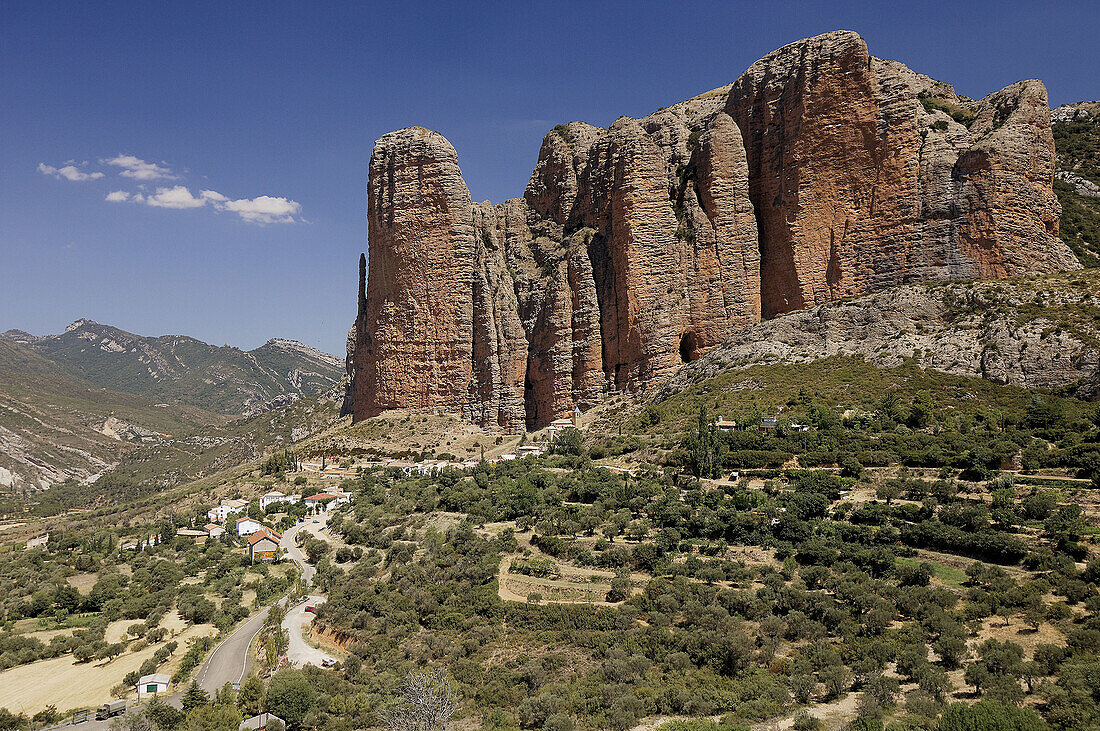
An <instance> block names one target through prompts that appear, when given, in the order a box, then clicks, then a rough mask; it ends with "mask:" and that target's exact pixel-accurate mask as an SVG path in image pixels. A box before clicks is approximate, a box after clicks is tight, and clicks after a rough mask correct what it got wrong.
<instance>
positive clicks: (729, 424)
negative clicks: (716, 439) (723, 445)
mask: <svg viewBox="0 0 1100 731" xmlns="http://www.w3.org/2000/svg"><path fill="white" fill-rule="evenodd" d="M714 428H715V429H717V430H718V431H721V432H727V431H733V430H734V429H736V428H737V422H736V421H729V420H727V419H723V418H722V417H721V416H718V417H716V418H715V419H714Z"/></svg>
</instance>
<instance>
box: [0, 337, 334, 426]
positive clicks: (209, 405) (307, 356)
mask: <svg viewBox="0 0 1100 731" xmlns="http://www.w3.org/2000/svg"><path fill="white" fill-rule="evenodd" d="M3 337H7V338H9V339H12V340H14V341H17V342H21V343H23V344H25V345H26V346H28V347H30V348H31V349H33V350H34V351H35V352H36V353H38V354H40V355H42V356H44V357H45V358H47V359H49V360H51V361H54V362H55V363H57V364H58V366H60V368H61V369H63V370H64V371H65V372H67V373H68V374H69V375H71V376H73V377H76V378H79V379H82V380H85V381H88V382H90V383H92V384H94V385H97V386H100V387H102V388H107V389H111V390H114V391H122V392H125V393H132V394H136V395H140V396H145V397H147V398H150V399H154V400H156V401H159V402H165V403H169V404H185V405H188V406H195V407H199V408H202V409H206V410H209V411H214V412H217V413H221V414H227V415H231V416H252V415H255V414H258V413H262V412H263V411H265V410H268V409H270V408H274V407H276V406H279V405H285V404H286V403H289V402H291V401H293V400H296V399H298V398H302V397H305V396H314V395H316V394H319V393H321V392H323V391H326V390H328V389H330V388H332V387H333V386H334V385H335V384H337V383H338V382H339V380H340V376H341V374H342V372H343V363H342V362H341V361H340V360H339V359H338V358H336V357H335V356H331V355H328V354H327V353H322V352H321V351H319V350H315V349H314V348H310V347H309V346H306V345H303V344H302V343H299V342H296V341H293V340H282V339H273V340H269V341H268V342H267V343H265V344H264V345H262V346H260V347H259V348H256V349H254V350H250V351H243V350H240V349H238V348H233V347H230V346H222V347H216V346H213V345H208V344H206V343H204V342H202V341H199V340H196V339H194V338H189V337H186V336H181V335H165V336H162V337H143V336H140V335H134V334H132V333H128V332H124V331H122V330H119V329H118V328H114V327H111V326H109V325H101V324H99V323H96V322H92V321H91V320H86V319H81V320H77V321H76V322H74V323H73V324H71V325H69V326H68V327H67V328H66V329H65V332H63V333H61V334H59V335H47V336H45V337H34V336H31V335H27V334H26V333H21V332H19V331H9V333H5V334H4V336H3Z"/></svg>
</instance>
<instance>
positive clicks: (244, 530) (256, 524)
mask: <svg viewBox="0 0 1100 731" xmlns="http://www.w3.org/2000/svg"><path fill="white" fill-rule="evenodd" d="M262 529H263V525H262V524H261V523H260V521H258V520H255V519H253V518H238V519H237V535H238V536H250V535H252V534H253V533H255V532H256V531H258V530H262Z"/></svg>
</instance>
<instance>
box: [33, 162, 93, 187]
mask: <svg viewBox="0 0 1100 731" xmlns="http://www.w3.org/2000/svg"><path fill="white" fill-rule="evenodd" d="M72 162H73V161H72V160H70V161H69V163H70V164H68V165H64V166H63V167H60V168H55V167H54V166H53V165H47V164H46V163H44V162H40V163H38V172H40V173H42V174H43V175H52V176H53V177H55V178H57V179H58V180H61V179H62V178H64V179H65V180H71V181H73V182H80V181H84V180H98V179H99V178H102V177H103V173H98V172H97V173H86V172H84V171H83V170H81V169H80V168H79V167H77V166H76V165H74V164H71V163H72ZM80 164H81V165H85V164H86V163H80Z"/></svg>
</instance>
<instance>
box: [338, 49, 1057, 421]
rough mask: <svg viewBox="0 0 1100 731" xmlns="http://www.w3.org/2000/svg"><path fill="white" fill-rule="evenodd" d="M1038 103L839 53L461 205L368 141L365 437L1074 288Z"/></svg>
mask: <svg viewBox="0 0 1100 731" xmlns="http://www.w3.org/2000/svg"><path fill="white" fill-rule="evenodd" d="M1053 175H1054V147H1053V137H1052V135H1051V131H1050V112H1049V108H1048V106H1047V98H1046V90H1045V88H1044V87H1043V85H1042V84H1041V83H1040V82H1037V81H1023V82H1019V83H1017V84H1013V85H1012V86H1009V87H1007V88H1006V89H1003V90H1001V91H999V92H996V93H994V94H991V95H990V96H988V97H986V98H985V99H982V100H980V101H973V100H970V99H966V98H963V97H959V96H957V95H956V94H955V93H954V90H953V89H952V88H951V87H950V85H948V84H944V83H942V82H937V81H934V80H932V79H930V78H928V77H925V76H921V75H920V74H917V73H915V72H913V71H911V70H909V69H908V68H906V67H905V66H903V65H902V64H900V63H897V62H894V61H883V60H879V59H875V58H873V57H871V56H870V55H869V54H868V52H867V47H866V44H865V43H864V41H863V39H862V38H860V37H859V36H858V35H857V34H855V33H852V32H850V31H837V32H833V33H827V34H825V35H822V36H818V37H816V38H811V39H807V40H804V41H800V42H798V43H794V44H791V45H790V46H786V47H784V48H781V49H779V50H778V51H775V52H774V53H772V54H769V55H768V56H767V57H765V58H764V59H761V60H760V61H758V62H757V63H755V64H753V65H752V67H750V68H749V69H748V70H747V71H746V72H745V73H744V74H742V76H741V77H740V78H738V79H737V80H736V81H735V82H734V83H733V84H731V85H730V86H727V87H722V88H720V89H715V90H714V91H712V92H708V93H706V94H703V95H700V96H698V97H694V98H692V99H689V100H687V101H685V102H681V103H679V104H676V105H674V106H672V107H669V108H667V109H661V110H659V111H657V112H655V113H653V114H651V115H649V116H648V117H644V118H642V119H637V120H636V119H631V118H629V117H620V118H619V119H618V120H616V121H615V122H614V124H612V125H611V126H610V127H609V128H608V129H601V128H598V127H593V126H591V125H588V124H585V123H582V122H572V123H569V124H565V125H559V126H557V127H555V128H554V129H553V130H552V131H551V132H550V133H549V134H547V135H546V137H545V138H544V139H543V143H542V149H541V150H540V151H539V156H538V162H537V164H536V166H535V170H534V172H533V173H532V175H531V179H530V182H529V183H528V185H527V190H526V192H525V193H524V196H523V198H520V199H513V200H509V201H506V202H505V203H503V204H498V205H491V204H489V203H487V202H486V203H479V204H472V203H471V201H470V195H469V191H468V189H467V187H466V185H465V183H464V182H463V180H462V176H461V173H460V172H459V169H458V164H457V156H456V154H455V151H454V148H453V147H451V145H450V144H449V143H448V142H447V141H446V140H445V139H444V138H443V137H442V136H441V135H439V134H438V133H435V132H431V131H429V130H425V129H422V128H410V129H405V130H401V131H398V132H392V133H390V134H387V135H385V136H383V137H382V138H381V139H380V140H379V141H378V142H377V143H376V145H375V149H374V153H373V155H372V157H371V163H370V174H369V182H368V206H367V216H368V228H369V237H370V241H369V243H370V256H369V272H368V275H367V278H366V282H365V285H361V295H360V314H359V317H358V318H357V321H356V322H357V325H356V328H355V343H354V347H353V348H351V349H350V350H349V360H350V361H351V362H353V363H354V379H353V380H354V387H353V392H354V399H353V401H354V404H353V411H354V415H355V418H356V419H362V418H366V417H369V416H373V415H376V414H378V413H380V412H381V411H383V410H385V409H391V408H413V409H437V408H438V409H446V410H456V411H461V412H462V413H463V414H465V415H466V416H467V417H468V418H470V419H472V420H474V421H476V422H478V423H479V424H481V425H483V426H488V425H495V426H498V427H500V428H503V429H505V430H507V431H519V430H521V429H524V428H528V429H529V428H534V427H540V426H543V425H545V424H547V423H548V422H550V421H551V420H553V419H555V418H559V417H562V416H564V415H566V414H568V413H570V412H571V411H572V410H573V409H574V408H575V407H580V408H582V409H584V408H587V407H589V406H591V405H593V404H595V403H596V402H597V401H598V400H599V399H600V398H602V396H603V395H604V394H605V393H607V392H609V391H635V390H638V389H640V388H644V387H646V386H648V385H651V384H653V383H657V382H660V381H662V380H665V379H667V378H669V377H670V376H671V375H672V374H673V373H675V372H676V370H677V369H678V368H679V367H680V366H681V365H682V364H683V363H687V362H690V361H694V360H696V359H698V358H699V357H701V356H702V355H703V354H704V353H706V352H707V351H708V350H710V349H712V348H714V347H715V346H717V345H718V344H720V343H722V342H724V341H725V340H727V339H729V338H731V337H733V336H736V335H737V334H738V333H740V332H743V331H745V330H746V329H747V328H749V327H751V326H753V325H754V324H755V323H757V322H759V321H760V320H761V318H770V317H773V316H775V315H777V314H781V313H784V312H788V311H790V310H797V309H802V308H806V307H812V306H815V305H819V304H822V303H824V302H828V301H831V300H835V299H839V298H845V297H851V296H858V295H862V294H865V293H867V292H871V291H874V290H878V289H882V288H885V287H891V286H896V285H899V284H905V283H910V282H922V281H929V280H943V279H959V278H967V277H976V276H981V277H1003V276H1015V275H1020V274H1026V273H1032V272H1046V271H1053V270H1058V269H1072V268H1077V267H1078V266H1079V264H1078V262H1077V260H1076V258H1075V257H1074V256H1073V254H1072V252H1070V251H1069V249H1068V248H1067V247H1066V246H1065V245H1064V244H1062V243H1061V242H1060V241H1059V240H1058V238H1057V233H1058V215H1059V210H1060V209H1059V207H1058V203H1057V200H1056V199H1055V197H1054V194H1053V192H1052V182H1053Z"/></svg>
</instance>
